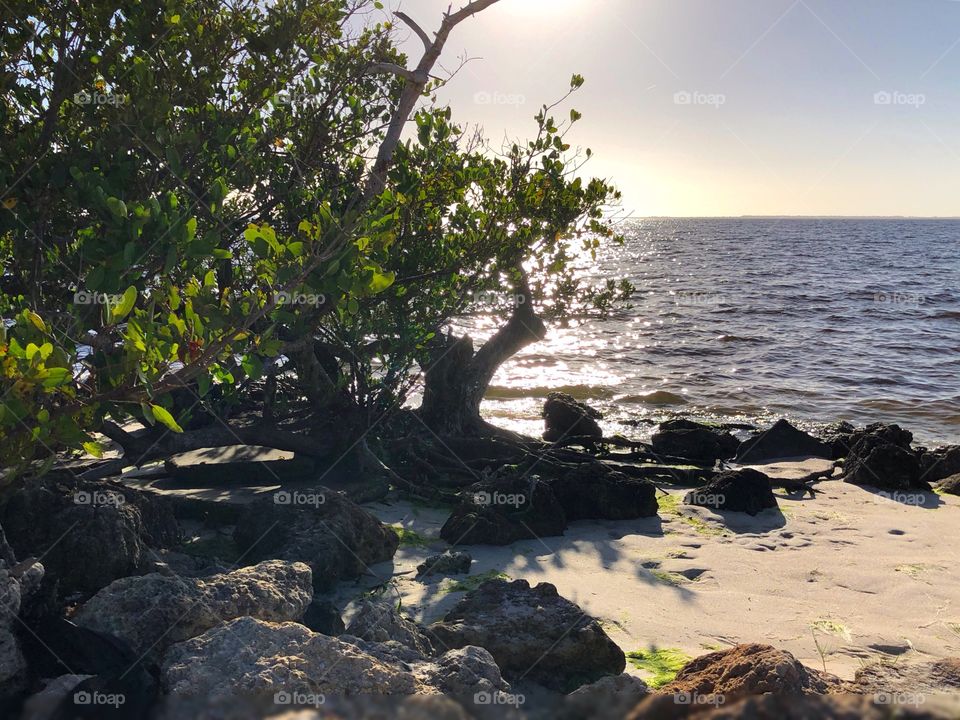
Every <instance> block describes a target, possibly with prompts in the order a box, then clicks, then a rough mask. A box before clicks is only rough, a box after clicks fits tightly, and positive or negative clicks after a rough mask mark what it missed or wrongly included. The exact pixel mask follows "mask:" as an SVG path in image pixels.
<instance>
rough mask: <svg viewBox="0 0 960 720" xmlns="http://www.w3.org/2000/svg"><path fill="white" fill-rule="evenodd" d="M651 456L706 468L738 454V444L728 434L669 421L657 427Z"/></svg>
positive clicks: (709, 428)
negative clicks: (669, 458)
mask: <svg viewBox="0 0 960 720" xmlns="http://www.w3.org/2000/svg"><path fill="white" fill-rule="evenodd" d="M651 446H652V449H653V452H654V453H656V454H657V455H665V456H669V457H675V458H684V459H686V460H692V461H694V462H697V463H702V464H705V465H713V464H714V462H716V461H717V460H726V459H728V458H731V457H733V456H734V455H736V453H737V448H739V446H740V441H739V440H737V439H736V438H735V437H734V436H733V435H731V434H730V433H728V432H723V431H722V430H718V429H716V428H713V427H710V426H709V425H704V424H702V423H697V422H693V421H691V420H684V419H677V420H668V421H667V422H665V423H661V424H660V428H659V430H658V431H657V432H656V433H654V435H653V437H652V438H651Z"/></svg>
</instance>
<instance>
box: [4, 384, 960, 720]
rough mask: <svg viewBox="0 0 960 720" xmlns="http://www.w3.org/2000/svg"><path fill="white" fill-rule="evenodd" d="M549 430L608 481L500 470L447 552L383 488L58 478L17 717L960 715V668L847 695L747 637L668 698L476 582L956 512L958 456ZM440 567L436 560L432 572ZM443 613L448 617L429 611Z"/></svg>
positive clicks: (586, 473)
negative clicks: (590, 551)
mask: <svg viewBox="0 0 960 720" xmlns="http://www.w3.org/2000/svg"><path fill="white" fill-rule="evenodd" d="M544 414H545V420H546V432H545V439H546V440H548V441H550V442H552V446H553V448H555V449H556V450H557V451H562V450H561V449H562V448H563V447H565V446H568V445H570V444H571V443H576V444H579V445H580V446H582V447H585V448H588V449H591V451H593V452H595V453H596V456H597V460H596V462H595V463H580V464H577V465H571V466H570V467H569V468H567V469H561V471H558V470H557V468H556V467H554V468H553V471H552V472H551V473H550V474H549V475H544V476H540V475H539V474H538V473H536V472H531V471H530V470H529V469H528V470H526V471H523V472H521V471H519V469H517V467H516V466H515V465H512V464H510V463H506V462H504V463H502V464H500V466H499V469H498V470H497V471H496V472H491V473H484V474H482V475H481V476H480V477H478V479H477V481H476V482H474V483H472V484H470V485H468V486H465V487H463V488H462V490H461V492H460V494H459V501H458V502H457V503H456V504H455V505H453V506H452V507H449V506H447V507H433V508H431V507H429V506H424V507H423V511H424V512H425V513H432V514H433V515H434V516H438V517H440V518H445V519H442V520H441V521H439V523H438V524H439V532H438V536H437V537H430V538H423V537H420V536H418V535H417V534H416V532H415V531H413V530H411V529H410V528H409V527H406V526H404V524H403V523H400V524H398V525H388V524H385V523H384V522H383V521H382V518H380V517H378V516H377V514H376V513H375V511H374V510H375V508H374V506H373V505H371V504H369V501H370V499H371V496H372V497H373V498H375V499H376V500H378V501H379V503H380V504H381V505H383V504H384V503H386V504H387V505H390V506H391V507H393V508H397V507H400V506H401V503H399V499H398V497H397V496H396V490H395V489H391V488H389V487H388V486H385V487H383V488H380V489H376V490H371V487H370V486H369V485H368V484H364V483H356V484H355V486H348V487H346V488H339V489H334V488H332V487H327V486H325V485H319V484H316V483H311V482H306V483H303V482H300V483H291V484H289V485H286V484H283V483H281V486H279V487H274V486H272V485H269V484H265V483H262V482H260V481H259V480H258V481H257V482H260V484H262V485H264V487H263V488H262V491H261V492H257V491H256V490H254V491H252V492H250V493H248V494H243V493H237V494H232V492H231V485H230V479H229V478H224V477H222V476H221V477H217V475H218V473H222V472H223V468H220V469H218V468H217V467H216V463H212V464H206V463H198V464H197V466H196V467H193V466H190V467H188V469H187V470H185V471H184V472H185V475H184V477H181V478H176V477H174V478H172V479H171V475H174V474H176V473H177V472H179V468H178V467H177V464H176V463H171V462H168V463H166V464H165V465H164V466H162V469H161V468H157V469H155V470H153V471H151V472H146V473H142V472H141V473H130V474H129V475H128V476H124V477H121V478H119V479H113V480H81V479H79V478H78V473H76V472H75V471H74V470H75V468H72V467H70V466H69V465H63V466H60V467H58V468H55V469H54V470H53V471H51V472H50V473H48V474H47V475H46V476H44V477H43V478H42V479H39V480H31V481H28V482H25V483H21V484H20V485H18V486H13V487H10V488H7V489H6V490H5V491H4V492H3V494H2V496H0V526H2V528H3V532H4V535H2V536H0V582H2V584H3V591H2V592H3V597H4V598H5V600H4V604H3V608H4V613H3V617H2V622H0V700H2V702H3V708H2V709H3V714H4V716H9V717H16V716H18V715H19V716H22V717H24V718H32V719H34V720H40V719H41V718H72V717H108V716H113V717H156V718H179V717H197V718H247V717H250V718H253V717H265V716H277V717H282V716H285V715H287V716H290V717H293V715H294V714H295V713H299V714H296V717H298V718H307V717H328V716H330V714H331V713H333V714H335V715H336V714H338V716H342V717H404V718H412V717H450V718H460V717H463V718H470V717H478V718H485V717H494V716H496V717H503V716H507V717H510V716H516V717H564V718H566V717H569V718H576V717H601V718H606V717H609V718H623V717H630V718H648V717H649V718H659V717H687V716H690V715H696V716H698V717H704V718H708V717H709V718H733V717H751V718H753V717H756V718H766V717H770V718H773V717H788V718H790V717H796V718H800V717H814V716H816V717H837V718H839V717H877V718H881V717H890V716H891V715H890V710H891V707H894V706H895V708H896V710H897V712H898V713H900V714H899V715H898V716H899V717H917V718H920V717H931V718H932V717H952V716H953V717H955V716H957V715H956V713H957V712H960V705H958V702H960V660H958V659H957V658H950V657H947V656H943V657H939V658H938V657H922V658H916V659H905V660H904V661H903V662H896V663H891V662H872V663H865V664H864V665H863V667H862V668H860V670H858V671H857V672H856V673H855V675H854V676H853V677H848V678H846V679H841V678H840V677H837V676H835V675H833V674H831V673H829V672H827V671H826V669H825V667H824V669H823V670H817V669H814V668H813V667H811V665H810V664H809V662H808V663H807V664H804V663H802V662H801V661H800V660H798V659H797V658H796V657H795V656H794V655H793V654H791V653H790V652H788V651H786V650H784V649H782V648H778V647H776V646H775V645H774V644H773V643H768V642H752V640H757V641H759V640H761V638H762V637H763V636H762V635H759V636H758V637H754V638H751V637H750V634H749V632H750V628H749V626H748V624H747V623H745V627H744V629H743V632H742V633H740V638H739V639H738V640H737V641H735V642H733V641H731V642H729V643H728V644H727V645H726V646H725V647H724V648H722V649H715V650H713V651H711V652H709V653H707V654H702V655H700V656H699V657H693V658H689V659H688V660H685V661H684V662H682V663H677V667H673V668H672V669H670V668H668V670H669V671H668V672H665V674H664V675H663V676H662V677H661V676H657V675H655V676H654V677H653V678H651V677H650V664H649V662H648V664H647V665H646V666H645V665H644V664H643V663H637V662H634V660H635V659H636V658H634V657H633V656H634V655H635V653H630V652H629V650H630V648H627V649H626V651H625V649H624V648H623V647H621V646H620V645H618V643H617V642H616V641H615V640H614V638H613V637H612V636H616V637H620V636H621V635H622V633H620V632H619V631H618V630H616V629H614V628H613V627H612V626H611V625H610V623H609V622H608V618H597V617H593V616H592V615H591V614H589V612H588V610H587V609H585V608H584V607H583V606H582V605H581V604H579V603H578V602H574V601H573V600H571V599H568V598H567V597H564V595H563V594H562V593H561V592H560V591H558V588H557V586H556V585H555V584H552V583H550V582H536V581H534V580H533V579H529V580H528V579H523V578H516V579H514V578H512V577H505V576H504V573H500V572H487V573H477V572H475V571H474V569H473V568H472V565H473V564H474V563H475V560H474V559H473V558H471V553H473V554H475V553H477V552H479V549H480V547H490V548H501V547H502V548H505V550H507V552H509V553H510V554H511V555H513V556H516V557H521V556H524V554H525V553H526V552H527V551H526V550H524V548H523V543H525V542H526V543H529V542H540V543H542V544H544V547H545V548H546V549H547V551H548V552H547V553H546V556H547V557H549V556H551V555H553V553H551V552H550V550H551V549H550V547H549V546H547V545H546V543H545V542H544V541H545V540H547V539H549V538H557V537H561V536H565V535H566V534H570V535H573V536H575V535H576V533H577V532H578V531H579V528H580V527H581V526H582V524H583V523H585V522H593V523H613V525H606V526H603V525H601V526H600V527H610V528H612V527H614V525H616V527H618V528H619V527H627V528H629V527H631V526H632V527H634V528H635V530H634V531H635V532H641V533H644V534H655V533H656V532H657V531H656V530H655V529H654V530H651V529H650V528H651V527H653V526H652V525H651V526H649V527H648V525H642V529H641V524H642V523H659V522H670V518H673V521H676V522H680V523H681V524H684V523H685V524H686V526H687V528H688V529H689V528H691V527H692V528H693V529H694V530H696V531H697V532H698V533H700V535H702V536H703V539H702V540H701V543H709V542H711V540H710V538H711V534H715V533H714V530H716V533H720V534H722V533H723V532H725V530H724V529H723V528H724V527H728V528H730V529H731V530H730V532H742V531H739V530H737V523H749V522H752V520H751V519H753V518H767V519H770V518H774V516H780V517H782V507H783V504H784V503H785V502H800V500H803V501H804V502H811V503H822V504H824V505H827V504H828V501H827V500H826V498H824V497H822V495H823V488H824V487H827V486H828V484H832V483H844V484H846V486H855V487H857V488H863V489H864V490H865V491H866V496H869V497H880V498H883V499H884V500H887V501H889V502H891V503H894V504H899V505H902V506H904V507H909V506H911V504H913V505H916V504H917V503H920V504H922V505H925V504H927V503H928V502H930V503H935V499H936V498H938V497H945V496H946V495H948V494H953V495H956V494H960V447H956V446H953V447H946V448H940V449H937V450H928V449H925V448H916V447H913V445H912V440H913V439H912V436H911V435H910V433H909V432H907V431H905V430H903V429H901V428H900V427H898V426H896V425H882V424H876V425H871V426H868V427H866V428H859V429H858V428H854V427H852V426H850V425H848V424H845V423H839V424H837V425H836V426H834V427H833V428H832V429H831V431H830V432H829V433H826V434H824V435H823V436H822V437H813V436H811V435H808V434H807V433H804V432H802V431H800V430H798V429H796V428H794V427H793V426H791V425H790V424H789V423H788V422H786V421H780V422H778V423H776V424H775V425H774V426H772V427H771V428H769V429H767V430H765V431H762V432H754V433H751V434H749V435H746V436H744V433H743V432H742V431H741V433H740V435H741V437H737V436H736V435H734V434H733V433H732V432H731V431H730V429H728V428H723V427H718V426H710V425H705V424H701V423H695V422H691V421H688V420H682V419H678V420H672V421H668V422H666V423H663V424H662V425H661V426H660V428H659V430H658V432H657V433H655V434H654V435H653V438H652V441H651V443H649V445H644V444H641V443H635V442H632V441H629V440H626V439H624V438H604V437H603V436H602V433H601V432H600V429H599V426H598V424H597V422H596V420H597V413H596V411H594V410H592V409H590V408H588V407H587V406H585V405H583V404H582V403H578V402H576V401H574V400H573V399H572V398H570V397H568V396H563V395H559V394H555V395H552V396H551V397H550V398H549V399H548V401H547V404H546V406H545V409H544ZM611 447H613V448H617V447H619V448H623V447H626V448H627V450H628V452H626V453H622V452H621V453H613V452H612V451H611V450H610V448H611ZM605 448H606V449H605ZM612 455H616V456H617V457H612ZM639 456H643V462H637V460H638V457H639ZM556 457H557V456H556V455H553V456H551V460H550V462H556ZM627 457H629V459H630V461H631V462H630V463H627V462H626V461H625V458H627ZM785 458H787V459H794V460H795V459H797V458H806V459H810V458H814V459H819V462H820V465H819V466H817V468H816V469H815V470H813V471H810V472H806V470H808V469H809V467H808V466H806V465H801V464H796V467H802V468H806V469H805V470H803V471H802V473H801V474H799V475H797V473H796V472H795V473H793V476H789V474H767V473H765V472H763V471H762V470H761V469H757V468H758V467H761V468H762V467H764V464H765V463H773V462H778V461H779V462H782V461H783V460H784V459H785ZM233 462H235V460H233ZM249 462H251V463H257V462H259V461H258V460H250V461H249ZM272 462H281V463H282V461H276V460H274V461H272ZM211 476H213V477H214V478H215V480H216V482H214V483H213V484H212V487H213V493H212V496H211V494H210V493H209V492H200V493H198V492H192V491H191V488H192V487H193V486H194V485H196V486H198V487H199V488H201V489H204V488H205V489H206V490H209V489H210V487H211V486H210V485H209V483H208V485H207V486H206V487H205V486H204V482H208V481H209V479H210V477H211ZM252 476H253V477H256V473H253V474H252ZM257 482H254V483H253V487H256V485H257ZM238 484H240V482H239V481H238ZM934 488H935V489H936V492H933V490H934ZM234 489H236V488H234ZM351 490H353V491H354V494H353V499H351ZM354 500H358V501H360V502H361V503H366V504H358V503H357V502H355V501H354ZM409 507H410V508H411V512H413V513H414V514H416V506H415V505H411V506H409ZM678 508H685V510H684V512H686V513H688V514H686V515H681V514H678V513H679V510H678ZM933 511H934V512H954V513H955V512H956V511H957V508H956V507H955V506H953V505H950V506H944V507H940V508H936V507H935V508H933ZM696 513H707V514H709V515H710V519H711V522H714V523H716V525H715V526H714V525H710V526H709V527H708V528H707V530H704V528H702V527H699V526H697V525H696V523H698V522H699V523H703V522H704V521H703V520H701V519H700V517H701V515H697V514H696ZM440 523H442V524H440ZM571 524H575V525H576V528H573V527H571ZM704 527H707V526H706V525H705V526H704ZM751 527H752V526H751ZM771 527H773V526H771ZM781 527H782V525H781ZM718 528H719V529H718ZM769 530H770V528H767V530H766V531H765V530H763V528H761V529H760V530H759V531H757V532H756V533H755V534H756V537H758V538H761V539H762V537H763V536H764V534H765V532H766V534H769ZM626 532H630V530H629V529H627V530H626ZM666 532H668V531H664V530H662V529H661V530H660V531H659V536H660V537H663V536H664V535H665V533H666ZM891 532H892V531H891ZM751 537H753V536H751ZM758 542H759V541H758ZM692 545H693V544H691V543H688V546H692ZM411 546H414V547H417V548H419V549H420V552H419V553H418V555H417V557H418V559H419V561H418V563H417V564H416V570H415V571H413V570H409V571H408V570H399V569H398V568H400V566H399V565H398V564H397V562H398V561H397V557H398V549H399V550H403V548H409V547H411ZM428 546H429V548H430V549H431V550H434V551H436V552H430V553H428V552H425V549H426V548H427V547H428ZM461 546H474V547H472V548H471V547H467V548H466V552H464V551H463V550H462V549H457V548H460V547H461ZM696 547H699V545H697V546H696ZM510 548H513V551H511V550H510ZM401 554H403V553H402V552H401ZM533 554H534V555H535V556H537V557H541V556H544V553H543V552H542V551H540V550H539V549H537V550H536V552H534V553H533ZM559 557H560V556H559V554H557V555H554V559H558V558H559ZM673 557H676V558H679V557H682V556H681V555H674V556H673ZM383 566H387V567H388V569H387V570H385V571H384V570H382V568H383ZM372 568H377V569H378V570H376V571H375V570H373V569H372ZM391 568H392V569H391ZM641 570H642V572H644V573H652V575H653V577H656V578H660V579H661V580H664V578H665V579H666V580H665V581H674V582H675V583H676V584H678V585H682V584H683V583H684V582H688V581H694V580H696V579H697V578H698V577H700V575H701V574H702V573H703V572H704V570H702V569H701V570H696V569H691V570H690V571H680V572H674V571H671V570H665V569H662V568H661V566H660V563H659V562H657V563H653V564H650V563H647V564H646V565H643V566H642V568H641ZM657 573H660V575H657ZM684 573H686V574H684ZM535 575H536V573H531V578H532V577H533V576H535ZM671 576H676V579H675V580H674V578H672V577H671ZM412 587H415V588H418V589H419V590H418V591H420V590H422V591H423V592H425V593H427V595H426V596H425V597H423V599H422V600H421V601H420V602H418V603H417V607H413V608H411V607H409V606H408V604H407V603H406V602H405V601H407V602H409V599H410V597H411V595H410V588H412ZM642 587H643V585H642V584H640V583H639V581H638V584H637V588H638V590H639V589H641V588H642ZM404 588H406V589H404ZM440 588H443V590H442V591H441V590H440ZM596 592H599V593H601V594H602V592H603V589H602V588H600V589H598V590H597V591H596ZM429 593H435V594H436V593H441V594H442V595H443V597H442V598H437V597H434V600H435V602H433V603H431V600H430V598H429ZM347 601H349V602H347ZM679 602H682V598H681V599H680V600H679ZM431 604H432V605H434V611H433V612H427V610H428V609H429V608H428V607H427V606H430V605H431ZM346 605H349V612H347V610H348V608H347V607H346ZM428 615H432V616H433V617H431V618H430V619H427V616H428ZM744 620H746V617H744ZM815 639H816V636H815ZM818 648H819V646H818ZM628 655H630V656H631V657H628ZM648 661H649V658H648ZM824 666H826V661H824Z"/></svg>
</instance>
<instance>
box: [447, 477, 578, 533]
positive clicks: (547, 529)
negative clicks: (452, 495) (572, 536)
mask: <svg viewBox="0 0 960 720" xmlns="http://www.w3.org/2000/svg"><path fill="white" fill-rule="evenodd" d="M566 527H567V517H566V514H565V513H564V510H563V507H562V506H561V505H560V502H559V501H558V500H557V496H556V494H555V493H554V491H553V488H552V487H551V485H550V484H549V483H547V482H546V481H544V480H541V479H540V478H539V477H537V476H536V475H531V476H529V477H522V476H516V475H509V476H505V477H500V478H493V479H491V480H487V481H483V482H480V483H477V484H475V485H472V486H470V488H468V489H467V490H466V491H465V492H464V493H462V494H461V502H460V505H458V506H457V507H456V508H454V510H453V512H452V513H451V515H450V517H449V518H447V521H446V522H445V523H444V524H443V527H442V528H441V529H440V537H441V538H443V539H444V540H446V541H447V542H448V543H450V544H451V545H509V544H510V543H512V542H516V541H517V540H530V539H536V538H539V537H548V536H551V535H562V534H563V531H564V529H566Z"/></svg>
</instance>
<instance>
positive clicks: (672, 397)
mask: <svg viewBox="0 0 960 720" xmlns="http://www.w3.org/2000/svg"><path fill="white" fill-rule="evenodd" d="M620 402H627V403H643V404H645V405H686V404H687V400H686V398H684V397H683V396H682V395H677V394H676V393H672V392H668V391H667V390H656V391H654V392H652V393H647V394H646V395H624V396H623V397H622V398H620Z"/></svg>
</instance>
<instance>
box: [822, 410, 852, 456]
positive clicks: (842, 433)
mask: <svg viewBox="0 0 960 720" xmlns="http://www.w3.org/2000/svg"><path fill="white" fill-rule="evenodd" d="M856 432H857V428H855V427H854V426H853V425H852V424H851V423H848V422H847V421H846V420H841V421H840V422H836V423H833V424H831V425H828V426H827V427H825V428H824V429H823V432H821V433H820V439H821V440H823V441H824V442H825V443H827V445H829V446H830V457H831V459H832V460H840V459H841V458H845V457H846V456H847V453H848V452H849V451H850V446H851V445H852V444H853V437H854V434H855V433H856Z"/></svg>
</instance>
